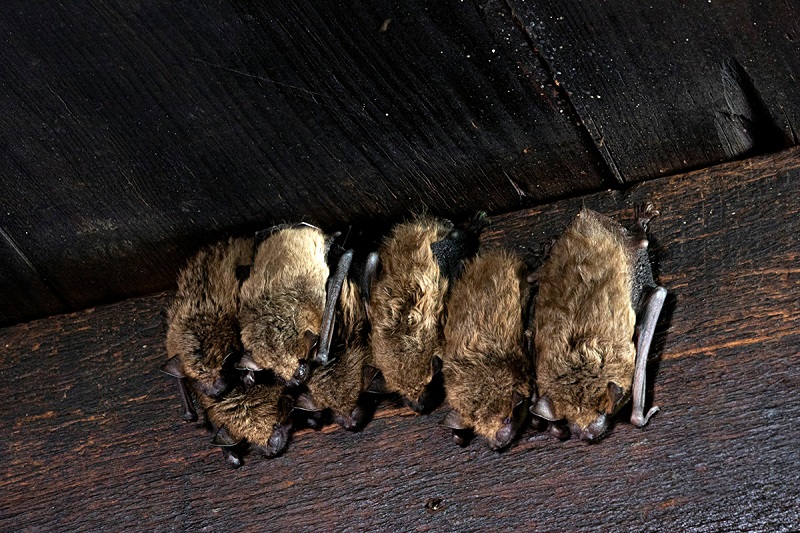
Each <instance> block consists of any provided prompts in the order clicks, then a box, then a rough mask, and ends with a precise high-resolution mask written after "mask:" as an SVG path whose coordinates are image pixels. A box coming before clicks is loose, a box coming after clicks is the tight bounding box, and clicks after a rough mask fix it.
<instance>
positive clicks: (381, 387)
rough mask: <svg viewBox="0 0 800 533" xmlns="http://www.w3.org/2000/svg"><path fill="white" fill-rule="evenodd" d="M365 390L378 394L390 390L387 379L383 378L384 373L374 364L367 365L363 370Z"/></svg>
mask: <svg viewBox="0 0 800 533" xmlns="http://www.w3.org/2000/svg"><path fill="white" fill-rule="evenodd" d="M362 377H363V390H364V391H366V392H374V393H377V394H386V393H387V392H389V390H388V389H387V388H386V381H384V379H383V374H382V373H381V371H380V370H379V369H377V368H375V367H374V366H372V365H365V366H364V370H363V374H362Z"/></svg>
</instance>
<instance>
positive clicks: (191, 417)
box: [181, 410, 197, 422]
mask: <svg viewBox="0 0 800 533" xmlns="http://www.w3.org/2000/svg"><path fill="white" fill-rule="evenodd" d="M181 420H183V421H184V422H196V421H197V412H195V411H192V410H186V411H184V412H183V414H182V415H181Z"/></svg>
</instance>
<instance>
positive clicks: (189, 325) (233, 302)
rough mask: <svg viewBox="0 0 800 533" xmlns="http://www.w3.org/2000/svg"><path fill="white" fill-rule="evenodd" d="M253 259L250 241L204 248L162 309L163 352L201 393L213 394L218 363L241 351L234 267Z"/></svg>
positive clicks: (218, 384)
mask: <svg viewBox="0 0 800 533" xmlns="http://www.w3.org/2000/svg"><path fill="white" fill-rule="evenodd" d="M252 260H253V239H245V238H239V239H233V238H232V239H229V240H228V241H224V242H219V243H217V244H214V245H211V246H207V247H205V248H203V249H201V250H200V251H199V252H198V253H197V255H195V256H194V257H192V258H191V259H190V260H189V261H188V262H187V264H186V266H185V267H184V268H183V270H181V272H180V275H179V276H178V290H177V292H176V294H175V298H174V300H173V301H172V304H171V305H170V307H169V309H168V310H167V322H168V326H167V354H168V355H169V356H170V357H173V356H177V357H178V359H179V360H180V361H181V367H182V370H183V374H184V375H185V376H186V377H187V378H189V379H190V381H191V382H192V383H193V384H194V385H195V387H196V388H197V389H198V390H199V391H200V392H202V393H203V394H207V395H211V396H215V395H218V394H221V393H223V392H224V391H225V388H227V386H229V385H232V384H231V383H227V384H226V383H224V381H225V378H224V377H223V376H222V366H223V361H224V360H225V357H226V356H227V355H228V354H230V353H240V352H241V349H242V345H241V340H240V338H239V323H238V320H237V307H238V301H239V284H240V282H239V280H238V279H237V277H236V267H238V266H239V265H246V264H249V263H251V262H252Z"/></svg>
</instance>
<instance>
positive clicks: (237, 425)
mask: <svg viewBox="0 0 800 533" xmlns="http://www.w3.org/2000/svg"><path fill="white" fill-rule="evenodd" d="M200 401H201V403H202V404H203V408H204V409H205V412H206V417H207V418H208V421H209V422H210V423H211V426H212V427H213V428H214V429H215V430H216V433H215V435H214V438H213V439H212V441H211V442H212V444H214V445H215V446H220V447H222V449H223V454H224V455H225V458H226V460H227V461H228V462H229V463H230V464H231V465H233V466H239V465H240V464H241V457H240V456H239V453H238V449H241V448H244V449H247V450H249V451H250V452H256V453H258V454H260V455H262V456H264V457H268V458H269V457H275V456H276V455H278V454H279V453H281V452H282V451H283V450H284V449H285V448H286V445H287V444H288V442H289V434H290V432H291V429H292V423H291V416H290V415H291V412H292V403H293V399H292V397H291V396H290V395H289V394H287V392H286V390H285V389H284V387H283V386H282V385H279V384H277V383H261V382H259V383H256V384H254V385H252V386H249V387H244V386H240V387H236V388H235V389H233V390H232V391H230V392H229V393H228V394H226V395H225V397H224V398H221V399H215V398H209V397H207V396H201V397H200Z"/></svg>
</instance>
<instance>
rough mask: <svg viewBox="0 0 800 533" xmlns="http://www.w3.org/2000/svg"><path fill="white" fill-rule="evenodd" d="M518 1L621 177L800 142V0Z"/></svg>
mask: <svg viewBox="0 0 800 533" xmlns="http://www.w3.org/2000/svg"><path fill="white" fill-rule="evenodd" d="M509 4H510V5H511V6H512V9H513V11H514V14H515V17H516V19H517V20H518V22H519V24H520V26H521V27H523V28H524V29H525V31H526V33H527V34H528V35H529V37H530V39H531V43H532V46H533V47H534V48H535V49H536V51H537V53H538V54H539V55H540V56H541V57H542V59H543V60H544V61H545V62H546V63H547V65H548V66H549V68H550V71H551V72H552V75H553V77H554V79H555V80H556V81H557V82H558V85H559V87H561V88H562V89H563V90H564V91H566V93H567V94H568V95H569V99H570V102H571V103H572V104H573V105H574V106H575V109H576V110H577V112H578V114H579V116H580V117H581V119H582V121H583V123H584V125H585V126H586V129H587V131H588V132H589V133H590V134H591V136H592V138H593V139H594V141H595V143H596V145H597V146H598V149H599V150H600V151H601V152H602V154H603V158H604V160H605V161H606V163H607V164H608V165H609V167H610V168H611V169H612V170H613V171H614V172H615V174H616V175H617V177H618V178H619V179H620V180H621V181H635V180H641V179H645V178H650V177H653V176H659V175H664V174H670V173H675V172H676V171H679V170H686V169H691V168H697V167H700V166H707V165H712V164H715V163H719V162H721V161H727V160H730V159H732V158H737V157H746V156H749V155H752V154H753V153H758V152H766V151H777V150H780V149H781V148H783V147H786V146H789V145H795V144H797V143H798V140H799V139H800V136H798V132H800V88H798V83H797V81H798V79H800V53H798V40H799V39H800V8H799V7H798V4H797V3H796V2H791V1H785V0H769V1H766V2H763V1H760V0H758V1H756V0H734V1H724V2H719V1H714V2H712V1H710V0H709V1H702V2H699V1H698V2H634V3H631V2H628V1H626V0H611V1H606V0H590V1H583V0H580V1H577V0H567V1H563V0H557V1H546V2H531V1H526V0H510V1H509Z"/></svg>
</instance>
